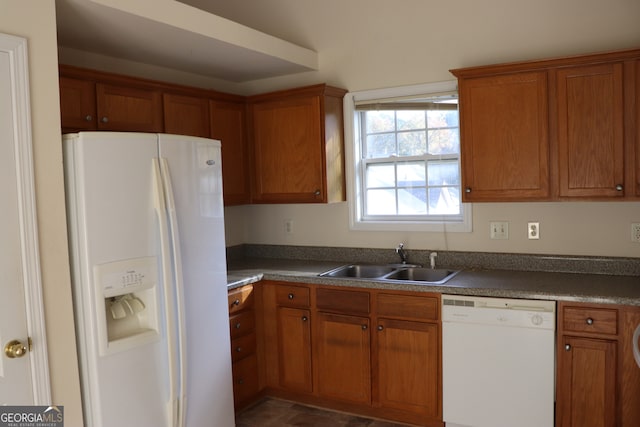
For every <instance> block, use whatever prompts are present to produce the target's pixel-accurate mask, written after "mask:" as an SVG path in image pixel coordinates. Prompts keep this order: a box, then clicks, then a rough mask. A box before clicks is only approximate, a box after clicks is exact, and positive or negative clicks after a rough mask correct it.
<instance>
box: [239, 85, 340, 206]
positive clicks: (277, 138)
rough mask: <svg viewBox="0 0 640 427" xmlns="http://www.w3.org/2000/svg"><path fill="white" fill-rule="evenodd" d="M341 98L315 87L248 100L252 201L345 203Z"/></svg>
mask: <svg viewBox="0 0 640 427" xmlns="http://www.w3.org/2000/svg"><path fill="white" fill-rule="evenodd" d="M345 93H346V91H344V90H342V89H337V88H332V87H329V86H327V85H316V86H309V87H306V88H300V89H293V90H288V91H281V92H276V93H271V94H265V95H258V96H253V97H250V98H249V114H250V130H251V142H252V148H253V172H254V182H253V184H254V185H253V190H252V200H253V201H254V202H257V203H314V202H315V203H322V202H324V203H327V202H337V201H343V200H345V185H344V179H345V178H344V142H343V133H344V131H343V117H342V98H343V96H344V94H345Z"/></svg>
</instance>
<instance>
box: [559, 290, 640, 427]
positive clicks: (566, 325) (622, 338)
mask: <svg viewBox="0 0 640 427" xmlns="http://www.w3.org/2000/svg"><path fill="white" fill-rule="evenodd" d="M558 313H559V317H558V348H557V352H558V357H557V360H558V370H557V380H556V385H557V390H556V396H557V401H556V405H557V406H556V426H557V427H614V426H615V427H632V426H638V425H640V405H638V396H640V367H639V366H638V365H637V364H636V362H635V359H634V357H633V345H634V344H633V342H632V339H633V333H634V331H635V329H636V328H637V327H639V325H640V307H630V306H615V305H604V304H584V303H569V302H561V303H560V304H559V310H558Z"/></svg>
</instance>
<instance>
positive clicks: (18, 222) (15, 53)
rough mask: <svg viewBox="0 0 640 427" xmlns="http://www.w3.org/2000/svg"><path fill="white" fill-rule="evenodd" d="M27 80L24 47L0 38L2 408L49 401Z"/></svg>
mask: <svg viewBox="0 0 640 427" xmlns="http://www.w3.org/2000/svg"><path fill="white" fill-rule="evenodd" d="M27 76H28V73H27V69H26V42H25V41H24V39H22V38H18V37H13V36H9V35H5V34H0V195H1V197H2V204H1V205H0V206H1V208H0V280H2V282H1V283H0V352H1V353H0V405H33V404H38V405H43V404H48V403H49V401H50V391H49V375H48V368H47V362H46V360H47V358H46V342H45V334H44V321H43V310H42V296H41V285H40V274H39V262H38V255H37V254H38V250H37V247H38V242H37V232H36V221H35V204H34V191H33V170H32V166H31V134H30V115H29V108H28V106H29V103H28V102H29V96H28V95H29V93H28V84H27V82H28V79H27ZM30 337H31V338H30ZM31 344H32V345H31ZM33 349H37V351H31V350H33Z"/></svg>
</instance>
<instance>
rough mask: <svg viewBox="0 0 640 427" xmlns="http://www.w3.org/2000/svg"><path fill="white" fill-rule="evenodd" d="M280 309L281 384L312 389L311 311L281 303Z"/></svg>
mask: <svg viewBox="0 0 640 427" xmlns="http://www.w3.org/2000/svg"><path fill="white" fill-rule="evenodd" d="M277 313H278V314H277V317H278V320H277V323H278V354H279V360H278V363H279V368H280V386H281V387H283V388H286V389H287V390H292V391H302V392H311V391H312V387H313V383H312V372H311V327H310V318H311V317H310V312H309V310H302V309H298V308H289V307H278V311H277Z"/></svg>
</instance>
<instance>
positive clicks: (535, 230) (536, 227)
mask: <svg viewBox="0 0 640 427" xmlns="http://www.w3.org/2000/svg"><path fill="white" fill-rule="evenodd" d="M527 237H528V238H529V240H537V239H539V238H540V223H539V222H530V223H528V224H527Z"/></svg>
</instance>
